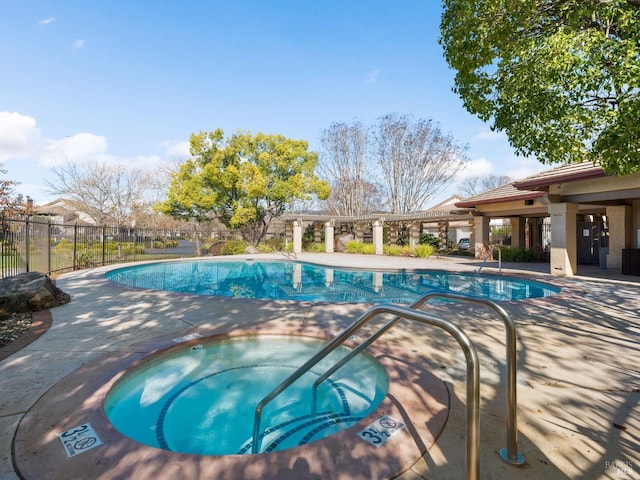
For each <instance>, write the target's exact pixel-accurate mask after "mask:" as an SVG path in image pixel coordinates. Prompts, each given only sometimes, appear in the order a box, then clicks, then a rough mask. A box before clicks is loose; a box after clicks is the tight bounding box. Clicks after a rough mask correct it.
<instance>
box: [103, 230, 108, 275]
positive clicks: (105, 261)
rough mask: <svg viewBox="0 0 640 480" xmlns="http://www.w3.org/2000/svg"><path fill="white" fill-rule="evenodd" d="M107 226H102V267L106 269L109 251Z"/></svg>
mask: <svg viewBox="0 0 640 480" xmlns="http://www.w3.org/2000/svg"><path fill="white" fill-rule="evenodd" d="M106 242H107V226H106V225H103V226H102V266H103V267H104V266H105V265H106V264H107V259H106V251H107V250H106V249H107V245H106Z"/></svg>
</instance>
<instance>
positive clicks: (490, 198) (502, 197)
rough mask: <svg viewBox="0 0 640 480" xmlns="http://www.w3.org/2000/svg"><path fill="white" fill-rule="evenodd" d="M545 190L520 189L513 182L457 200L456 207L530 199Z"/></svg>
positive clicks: (539, 195)
mask: <svg viewBox="0 0 640 480" xmlns="http://www.w3.org/2000/svg"><path fill="white" fill-rule="evenodd" d="M543 195H544V192H538V191H520V190H517V189H516V188H515V187H514V186H513V184H507V185H503V186H502V187H498V188H494V189H492V190H487V191H486V192H482V193H481V194H479V195H475V196H473V197H469V198H467V199H465V200H463V201H462V202H457V203H456V207H460V208H472V207H475V206H477V205H487V204H491V203H501V202H510V201H512V200H530V199H534V198H539V197H542V196H543Z"/></svg>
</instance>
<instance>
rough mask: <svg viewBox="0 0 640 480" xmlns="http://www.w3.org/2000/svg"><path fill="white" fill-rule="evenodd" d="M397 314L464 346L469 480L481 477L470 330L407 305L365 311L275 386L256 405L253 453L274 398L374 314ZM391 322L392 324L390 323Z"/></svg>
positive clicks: (477, 382) (476, 383) (477, 377)
mask: <svg viewBox="0 0 640 480" xmlns="http://www.w3.org/2000/svg"><path fill="white" fill-rule="evenodd" d="M389 313H390V314H394V315H396V318H407V319H410V320H413V321H417V322H420V323H425V324H428V325H433V326H436V327H439V328H442V329H443V330H445V331H446V332H447V333H449V334H451V335H452V336H453V337H454V338H455V339H456V341H457V342H458V344H459V345H460V346H461V347H462V350H463V352H464V355H465V359H466V363H467V465H466V471H467V477H466V478H467V480H478V479H479V472H480V459H479V456H478V450H479V448H480V371H479V368H480V365H479V361H478V353H477V351H476V348H475V347H474V346H473V343H472V342H471V340H470V339H469V337H468V336H467V334H466V333H464V331H463V330H462V329H461V328H459V327H458V326H456V325H455V324H454V323H452V322H450V321H448V320H444V319H441V318H438V317H435V316H433V315H429V314H427V313H425V312H421V311H417V310H412V309H410V308H406V307H399V306H395V305H377V306H374V307H372V308H371V309H369V310H368V311H367V312H365V313H364V314H363V315H362V316H361V317H360V318H359V319H357V320H356V321H355V322H353V323H352V324H351V325H350V326H349V327H347V328H346V329H345V330H344V331H343V332H342V333H341V334H340V335H339V336H337V337H335V338H334V339H333V340H331V342H329V343H328V344H327V345H326V346H325V347H324V348H323V349H322V350H320V351H319V352H318V353H316V354H315V355H314V356H313V357H312V358H311V359H309V360H308V361H307V362H305V363H304V365H302V366H301V367H299V368H298V369H297V370H296V371H295V372H293V373H292V374H291V375H289V377H287V378H286V379H285V380H284V381H283V382H282V383H280V385H278V386H277V387H276V388H274V389H273V391H272V392H271V393H269V394H268V395H267V396H266V397H264V398H263V399H262V400H261V401H260V402H259V403H258V405H257V406H256V410H255V416H254V424H253V440H252V444H251V453H258V451H259V450H260V420H261V417H262V410H263V409H264V407H265V406H266V405H267V404H268V403H269V402H271V401H272V400H273V399H274V398H276V397H277V396H278V395H280V394H281V393H282V392H283V391H284V390H285V389H286V388H288V387H289V386H290V385H292V384H293V383H294V382H295V381H296V380H298V379H299V378H300V377H301V376H302V375H304V374H305V373H306V372H307V371H309V370H310V369H311V368H312V367H313V366H314V365H315V364H317V363H318V362H319V361H321V360H322V359H323V358H324V357H326V356H327V355H329V354H330V353H331V352H332V351H333V350H335V349H336V348H337V347H339V346H340V345H341V344H342V343H344V342H345V341H346V340H347V339H348V338H349V337H350V336H351V335H352V334H353V332H355V331H356V330H358V329H359V328H361V327H362V326H363V325H365V324H367V323H369V322H370V321H371V320H372V319H373V318H374V317H376V316H378V315H380V314H389ZM396 323H397V322H396ZM387 325H388V324H387Z"/></svg>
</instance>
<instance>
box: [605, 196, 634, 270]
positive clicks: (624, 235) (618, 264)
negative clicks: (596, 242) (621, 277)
mask: <svg viewBox="0 0 640 480" xmlns="http://www.w3.org/2000/svg"><path fill="white" fill-rule="evenodd" d="M632 214H633V209H632V207H631V205H617V206H615V207H607V220H608V223H609V254H608V255H607V268H613V269H622V249H623V248H632V247H634V248H635V242H634V241H633V240H634V238H633V216H632Z"/></svg>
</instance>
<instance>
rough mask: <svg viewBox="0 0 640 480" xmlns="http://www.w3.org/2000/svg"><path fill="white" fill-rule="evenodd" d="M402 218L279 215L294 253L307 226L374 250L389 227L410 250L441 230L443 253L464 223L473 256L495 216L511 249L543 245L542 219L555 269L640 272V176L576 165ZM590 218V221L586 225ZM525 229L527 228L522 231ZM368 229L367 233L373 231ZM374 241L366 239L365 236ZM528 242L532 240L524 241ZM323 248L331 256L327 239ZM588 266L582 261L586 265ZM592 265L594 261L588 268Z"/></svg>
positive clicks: (559, 272) (555, 271) (331, 246)
mask: <svg viewBox="0 0 640 480" xmlns="http://www.w3.org/2000/svg"><path fill="white" fill-rule="evenodd" d="M447 206H449V207H450V208H449V209H447V208H444V209H442V208H440V209H432V210H428V211H426V212H421V213H412V214H404V215H394V214H384V213H377V214H371V215H361V216H355V217H341V216H333V215H312V214H288V215H285V216H284V217H282V219H283V220H284V222H285V231H286V233H287V238H288V239H289V240H290V241H292V242H293V251H294V252H300V251H301V250H302V232H303V227H304V225H305V223H306V224H307V225H308V224H309V223H311V224H313V225H314V232H315V236H316V242H318V243H319V242H320V239H321V236H322V229H323V228H324V236H325V238H327V239H333V238H334V237H335V234H336V232H335V230H336V229H339V230H338V232H340V231H344V230H345V229H346V231H347V232H348V233H352V234H353V235H354V237H355V239H358V240H365V241H371V242H372V243H373V244H374V245H375V253H377V254H382V253H383V249H382V246H383V234H382V232H383V228H384V226H385V225H389V226H390V227H393V226H394V225H395V226H397V225H403V227H404V231H405V232H407V231H408V243H409V245H410V246H411V247H413V246H415V245H417V244H418V243H419V239H420V234H421V231H422V229H423V227H424V226H425V225H427V224H437V225H438V236H439V238H440V245H441V248H443V249H444V248H446V242H447V237H448V229H449V224H450V223H452V222H457V223H458V224H460V222H461V221H462V222H463V223H464V222H467V225H468V227H469V228H468V230H469V232H470V233H469V237H470V245H471V248H472V249H473V250H474V251H475V255H476V257H478V256H480V255H481V252H484V249H483V248H482V247H483V246H485V245H487V244H488V242H489V231H490V221H491V219H508V220H509V223H510V230H511V233H510V235H511V238H510V245H511V246H512V247H516V248H531V247H532V245H535V244H536V243H543V242H542V235H541V230H540V229H541V225H542V223H541V221H542V220H543V219H544V220H548V221H549V225H550V234H549V236H548V237H549V238H546V237H545V239H544V243H545V245H544V247H545V248H548V250H549V254H550V257H549V258H550V272H551V273H552V274H553V275H558V276H572V275H575V273H576V271H577V264H578V260H579V255H580V254H583V256H584V255H585V252H586V253H587V254H590V256H591V257H599V258H600V260H599V262H597V264H599V265H600V267H601V268H610V269H615V270H618V269H620V270H621V271H622V273H623V274H628V275H640V174H638V173H636V174H630V175H625V176H618V175H607V174H605V173H604V171H603V170H602V168H601V167H600V166H599V165H597V164H595V165H594V164H592V163H576V164H569V165H564V166H561V167H556V168H553V169H550V170H546V171H543V172H540V173H537V174H535V175H532V176H530V177H527V178H525V179H522V180H518V181H516V182H513V183H511V184H508V185H503V186H502V187H498V188H496V189H493V190H489V191H487V192H483V193H481V194H479V195H476V196H473V197H470V198H466V199H464V200H462V201H456V202H454V203H453V204H450V205H449V204H447V205H445V207H447ZM596 217H598V218H606V226H604V227H603V228H602V229H594V226H593V225H592V224H591V223H590V222H593V219H594V218H596ZM587 218H591V219H592V220H589V221H587ZM525 226H527V227H528V231H525ZM369 230H370V231H369ZM397 232H398V228H389V239H388V241H389V243H391V244H394V243H396V242H397V240H398V238H397ZM368 236H370V237H369V238H367V237H368ZM527 239H528V240H529V241H528V242H527ZM325 244H326V251H327V252H333V251H334V242H332V241H327V242H325ZM583 263H584V262H583ZM591 264H593V263H591Z"/></svg>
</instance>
